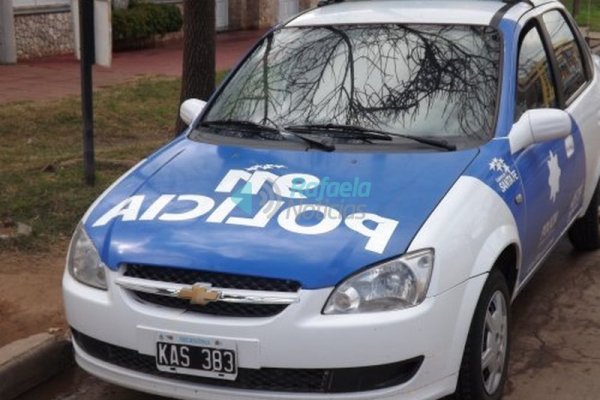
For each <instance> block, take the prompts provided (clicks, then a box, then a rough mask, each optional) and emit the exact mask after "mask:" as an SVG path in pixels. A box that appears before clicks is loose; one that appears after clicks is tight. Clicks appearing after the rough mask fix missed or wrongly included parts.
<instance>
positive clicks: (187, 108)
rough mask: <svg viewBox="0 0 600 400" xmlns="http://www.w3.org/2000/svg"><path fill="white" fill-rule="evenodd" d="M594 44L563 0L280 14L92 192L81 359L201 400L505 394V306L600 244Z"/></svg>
mask: <svg viewBox="0 0 600 400" xmlns="http://www.w3.org/2000/svg"><path fill="white" fill-rule="evenodd" d="M599 68H600V67H599V60H598V58H596V57H595V56H592V55H591V54H590V50H589V48H588V46H587V45H586V43H585V41H584V39H583V38H582V36H581V33H580V32H579V30H578V29H577V27H576V25H575V23H574V21H573V19H572V18H571V17H570V16H569V14H568V13H567V11H566V10H565V9H564V7H563V6H562V5H561V4H560V3H559V2H558V1H547V0H531V1H522V2H500V1H493V0H492V1H474V0H473V1H471V0H466V1H443V0H442V1H427V2H422V1H410V0H408V1H346V2H344V1H342V2H339V1H337V2H332V4H326V5H324V6H322V7H319V8H316V9H313V10H310V11H308V12H305V13H303V14H301V15H298V16H296V17H294V18H292V19H291V20H289V21H287V22H286V23H283V24H281V25H279V26H277V27H276V28H274V29H273V30H272V31H270V32H269V33H267V34H266V35H265V36H264V38H263V39H262V40H261V41H260V42H259V43H258V44H257V45H256V46H255V47H254V48H253V49H252V50H251V51H250V52H249V53H248V55H247V56H246V57H245V59H244V60H243V61H242V62H241V63H240V64H239V66H238V67H237V68H236V69H234V70H233V71H232V72H231V73H230V75H229V77H228V78H227V79H226V81H225V82H224V83H223V84H222V85H221V86H220V88H219V89H218V90H217V91H216V93H215V94H214V95H213V97H212V98H211V99H210V100H209V101H208V102H207V103H205V102H203V101H200V100H195V99H191V100H188V101H186V102H184V103H183V104H182V107H181V116H182V118H183V119H184V120H185V121H186V122H187V123H188V124H189V129H188V130H187V131H186V132H185V134H183V135H181V136H180V137H179V138H177V139H176V140H174V141H173V142H171V143H170V144H168V145H166V146H165V147H164V148H162V149H160V150H159V151H157V152H156V153H155V154H153V155H151V156H149V157H148V158H147V159H145V160H143V161H142V162H140V163H139V164H138V165H137V166H135V167H134V168H133V169H132V170H131V171H129V172H128V173H126V174H125V175H124V176H123V177H122V178H121V179H119V180H118V181H117V182H115V184H114V185H112V186H111V187H110V188H109V189H108V190H107V191H106V192H105V193H104V194H103V195H102V196H101V197H100V198H99V199H98V200H97V201H96V202H95V203H94V204H93V205H92V207H91V208H90V209H89V211H88V212H87V213H86V214H85V216H84V217H83V218H82V220H81V223H80V224H79V226H78V227H77V229H76V232H75V234H74V236H73V239H72V243H71V245H70V249H69V254H68V260H67V268H66V272H65V275H64V280H63V288H64V303H65V307H66V313H67V318H68V321H69V324H70V326H71V327H72V333H73V345H74V347H75V356H76V359H77V362H78V364H79V365H80V366H81V367H82V368H83V369H85V370H87V371H89V372H90V373H92V374H94V375H96V376H98V377H100V378H102V379H105V380H107V381H110V382H114V383H116V384H118V385H123V386H126V387H130V388H134V389H138V390H141V391H146V392H150V393H154V394H159V395H164V396H169V397H176V398H183V399H210V400H217V399H223V400H225V399H227V400H230V399H370V400H372V399H400V400H424V399H437V398H441V397H444V396H446V395H449V394H452V393H456V394H457V396H458V398H461V399H485V400H490V399H500V398H501V397H502V392H503V387H504V384H505V381H506V376H507V365H508V359H509V348H510V340H509V335H508V333H509V330H510V324H511V320H510V303H511V301H512V300H513V299H514V298H515V297H516V296H517V295H518V293H519V292H520V291H521V290H522V289H523V287H524V286H525V284H526V283H527V282H528V280H529V279H530V278H531V277H532V276H533V275H534V273H535V272H536V270H537V269H538V268H539V267H540V266H541V265H542V264H543V261H544V258H545V257H546V256H547V255H548V254H549V252H550V251H551V250H552V248H553V247H554V245H555V244H556V243H557V241H558V240H559V239H560V238H561V237H562V236H563V234H567V233H568V237H569V239H570V241H571V242H572V244H573V246H574V247H575V248H576V249H580V250H593V249H596V248H598V247H599V245H600V233H599V224H598V221H599V218H598V217H599V215H598V214H599V213H598V208H599V196H600V194H599V191H598V180H599V176H600V162H599V161H600V158H599V151H600V129H599V118H600V116H599V104H600V87H599V83H598V76H599Z"/></svg>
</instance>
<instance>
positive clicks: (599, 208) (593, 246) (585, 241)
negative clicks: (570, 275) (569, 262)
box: [569, 185, 600, 251]
mask: <svg viewBox="0 0 600 400" xmlns="http://www.w3.org/2000/svg"><path fill="white" fill-rule="evenodd" d="M569 240H570V241H571V244H572V245H573V247H575V248H576V249H577V250H583V251H590V250H597V249H598V248H600V185H598V186H597V187H596V191H595V192H594V196H592V200H591V201H590V205H589V206H588V209H587V210H586V212H585V215H584V216H583V217H581V218H579V219H578V220H576V221H575V222H574V223H573V226H571V228H570V229H569Z"/></svg>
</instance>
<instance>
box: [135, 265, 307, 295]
mask: <svg viewBox="0 0 600 400" xmlns="http://www.w3.org/2000/svg"><path fill="white" fill-rule="evenodd" d="M125 276H130V277H132V278H139V279H148V280H150V281H160V282H171V283H180V284H184V285H193V284H194V283H198V282H204V283H210V284H211V285H213V286H214V287H218V288H223V289H243V290H264V291H270V292H297V291H298V290H299V289H300V284H299V283H298V282H295V281H290V280H286V279H271V278H258V277H253V276H246V275H235V274H225V273H222V272H207V271H196V270H190V269H184V268H172V267H154V266H150V265H139V264H129V265H127V270H126V271H125Z"/></svg>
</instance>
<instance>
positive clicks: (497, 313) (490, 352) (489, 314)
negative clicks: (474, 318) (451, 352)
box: [481, 291, 508, 395]
mask: <svg viewBox="0 0 600 400" xmlns="http://www.w3.org/2000/svg"><path fill="white" fill-rule="evenodd" d="M482 334H483V340H482V349H481V374H482V377H483V384H484V386H485V390H486V391H487V393H488V394H490V395H491V394H494V393H495V392H496V391H497V390H498V387H499V386H500V383H501V382H502V374H503V373H504V363H505V361H506V350H507V349H506V347H507V345H508V312H507V306H506V299H505V298H504V295H503V294H502V292H500V291H497V292H495V293H494V295H493V296H492V298H491V299H490V302H489V304H488V306H487V309H486V313H485V323H484V324H483V333H482Z"/></svg>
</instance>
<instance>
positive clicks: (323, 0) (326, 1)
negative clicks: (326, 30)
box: [317, 0, 344, 7]
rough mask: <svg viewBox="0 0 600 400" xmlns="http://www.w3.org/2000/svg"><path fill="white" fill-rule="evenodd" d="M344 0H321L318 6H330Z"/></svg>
mask: <svg viewBox="0 0 600 400" xmlns="http://www.w3.org/2000/svg"><path fill="white" fill-rule="evenodd" d="M342 2H344V0H319V3H318V4H317V7H323V6H328V5H330V4H334V3H342Z"/></svg>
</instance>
